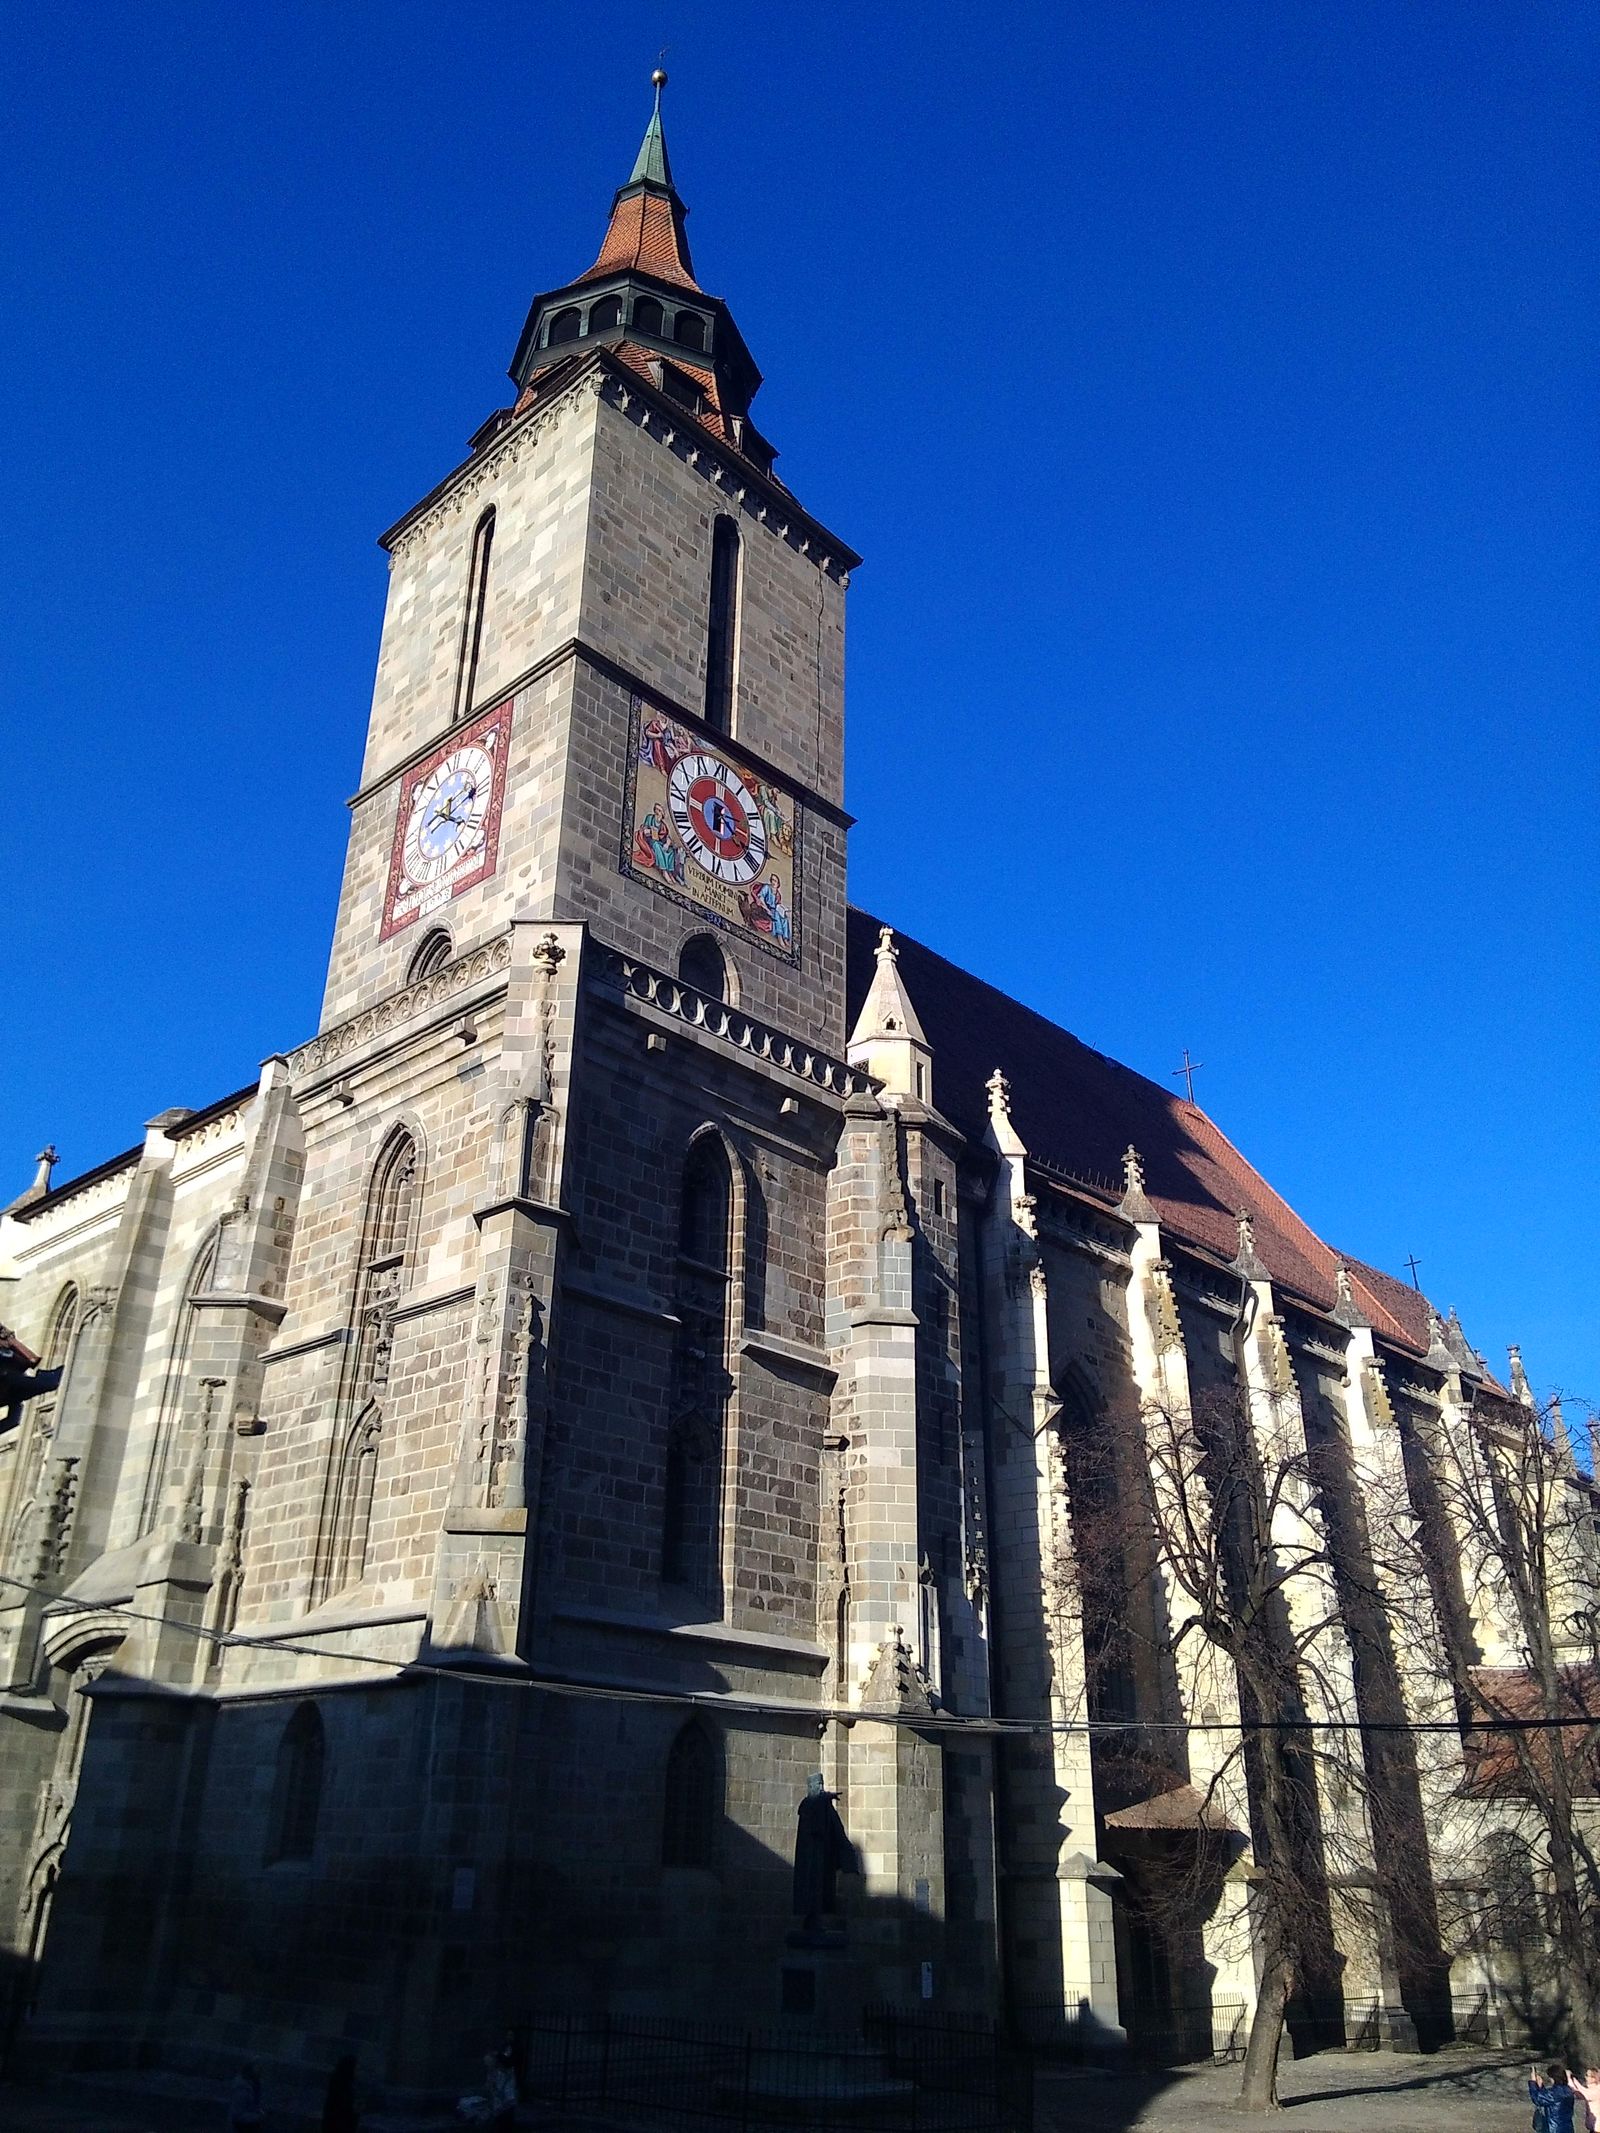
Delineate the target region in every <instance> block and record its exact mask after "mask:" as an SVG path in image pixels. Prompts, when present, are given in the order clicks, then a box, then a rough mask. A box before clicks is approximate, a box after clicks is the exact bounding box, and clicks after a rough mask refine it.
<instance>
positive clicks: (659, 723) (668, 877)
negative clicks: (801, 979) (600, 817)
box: [622, 696, 801, 963]
mask: <svg viewBox="0 0 1600 2133" xmlns="http://www.w3.org/2000/svg"><path fill="white" fill-rule="evenodd" d="M800 830H801V809H800V804H799V802H798V801H797V800H796V799H795V798H794V796H793V794H792V793H790V792H789V791H788V790H787V789H786V788H785V787H784V786H781V785H778V784H776V783H775V782H774V781H773V780H772V779H771V778H766V777H759V776H757V775H756V773H755V772H754V771H752V770H750V769H748V768H746V767H745V766H744V765H743V764H742V763H741V762H740V760H739V758H738V757H737V756H736V755H734V754H733V753H731V752H730V750H729V749H728V748H727V747H726V746H725V745H724V743H723V742H722V740H721V738H720V736H718V737H715V738H713V737H711V736H702V735H698V734H695V733H692V732H691V731H690V730H689V729H688V728H687V727H686V726H683V725H680V724H679V723H678V721H677V720H675V719H672V718H669V717H668V716H667V714H666V713H665V712H664V711H658V710H656V709H655V708H654V706H652V705H650V704H648V703H646V702H645V701H644V699H643V698H642V697H638V696H636V697H635V698H634V699H633V718H632V725H631V729H630V743H629V748H628V787H627V794H626V800H625V804H624V807H623V825H622V871H623V873H624V874H627V875H630V876H631V877H632V878H633V880H635V881H641V882H644V883H645V884H646V886H647V887H649V888H652V889H654V890H656V891H657V892H658V894H660V895H662V896H669V897H671V899H672V901H673V902H674V903H678V904H682V905H683V906H684V908H685V909H686V910H689V911H693V912H694V913H695V915H696V916H697V917H700V918H705V919H709V920H710V921H711V923H712V924H713V925H715V926H721V927H723V928H724V929H725V930H726V931H727V932H729V933H736V934H738V935H739V936H740V937H741V938H742V939H744V940H750V941H754V942H755V944H756V945H757V946H758V947H760V948H764V949H765V950H766V951H767V953H768V954H769V955H776V956H781V957H782V958H783V960H784V961H785V962H788V963H798V962H799V960H800V869H799V853H800Z"/></svg>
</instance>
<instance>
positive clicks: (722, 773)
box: [667, 755, 767, 887]
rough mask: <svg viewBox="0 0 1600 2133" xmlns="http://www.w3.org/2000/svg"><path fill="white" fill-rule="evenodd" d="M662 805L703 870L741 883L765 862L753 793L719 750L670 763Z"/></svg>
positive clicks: (764, 835) (762, 830) (762, 828)
mask: <svg viewBox="0 0 1600 2133" xmlns="http://www.w3.org/2000/svg"><path fill="white" fill-rule="evenodd" d="M667 805H668V806H669V808H670V809H671V810H672V820H673V824H674V826H675V827H676V829H677V832H678V835H679V836H680V837H681V838H682V839H683V844H684V849H685V851H686V852H687V853H688V854H689V857H690V858H691V859H692V860H693V861H694V863H695V865H696V866H697V867H699V868H700V870H701V872H702V873H705V874H710V875H713V876H714V877H715V878H716V879H717V880H718V881H725V882H728V883H729V884H730V885H733V886H737V887H742V886H743V885H744V884H745V883H746V882H750V881H754V879H755V878H756V876H757V875H758V874H759V873H760V872H761V869H762V867H763V866H764V865H765V864H766V857H767V832H766V827H765V824H764V823H763V821H762V817H761V808H760V805H759V804H758V802H757V800H756V796H755V794H754V793H753V792H751V790H750V788H749V786H748V785H746V783H745V782H744V779H743V778H742V777H740V775H739V773H738V771H736V770H735V769H734V768H733V766H732V765H731V764H729V763H725V762H723V761H722V759H721V758H720V757H719V756H714V755H686V756H684V757H683V758H682V759H681V760H680V761H679V762H677V763H675V764H674V765H673V769H672V775H671V777H670V778H669V779H668V781H667Z"/></svg>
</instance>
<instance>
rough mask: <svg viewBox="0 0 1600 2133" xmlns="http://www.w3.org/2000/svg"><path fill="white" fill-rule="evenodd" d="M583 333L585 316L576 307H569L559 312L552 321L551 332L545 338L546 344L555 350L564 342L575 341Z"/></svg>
mask: <svg viewBox="0 0 1600 2133" xmlns="http://www.w3.org/2000/svg"><path fill="white" fill-rule="evenodd" d="M582 331H583V315H582V313H581V312H580V311H578V310H577V308H576V307H575V306H572V305H569V306H568V308H567V309H566V310H565V311H558V312H557V313H556V315H555V317H554V318H553V319H552V320H551V321H550V331H549V333H548V334H547V335H546V337H545V339H546V343H547V345H548V346H549V347H551V348H555V347H558V346H559V345H560V344H561V342H563V341H575V340H576V339H577V338H578V336H579V334H580V333H582Z"/></svg>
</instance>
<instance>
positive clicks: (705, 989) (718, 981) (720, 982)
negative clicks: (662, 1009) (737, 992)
mask: <svg viewBox="0 0 1600 2133" xmlns="http://www.w3.org/2000/svg"><path fill="white" fill-rule="evenodd" d="M678 975H679V977H680V978H682V980H683V982H684V984H685V985H692V986H693V987H694V989H695V991H696V992H699V993H704V994H705V996H706V998H707V999H708V1000H723V1001H727V1000H731V999H732V998H733V990H732V987H731V985H730V983H729V971H728V959H727V957H726V956H725V955H724V954H723V952H722V949H721V948H720V947H719V946H718V944H717V942H716V941H714V940H713V939H712V937H711V935H710V934H709V933H691V934H690V936H689V938H688V939H687V940H686V941H685V942H684V944H683V946H682V947H681V948H680V949H679V951H678Z"/></svg>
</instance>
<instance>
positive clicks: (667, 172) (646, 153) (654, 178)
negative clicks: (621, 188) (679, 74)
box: [628, 67, 673, 192]
mask: <svg viewBox="0 0 1600 2133" xmlns="http://www.w3.org/2000/svg"><path fill="white" fill-rule="evenodd" d="M650 81H651V85H652V86H653V87H654V89H655V92H656V108H655V110H654V111H652V112H651V114H650V123H649V125H648V126H647V127H646V128H645V130H644V139H643V140H642V141H641V142H640V143H639V153H638V154H637V155H636V156H635V157H634V159H633V174H632V176H631V177H630V178H629V179H628V183H629V184H630V185H659V186H661V187H662V189H663V190H664V191H666V192H671V191H672V189H673V187H672V165H671V164H670V163H669V162H668V160H667V137H666V135H665V134H664V133H663V132H662V130H661V92H662V90H663V89H664V88H665V87H666V86H667V75H666V69H665V68H664V67H657V68H656V70H655V72H654V74H652V75H651V77H650Z"/></svg>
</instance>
